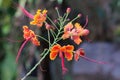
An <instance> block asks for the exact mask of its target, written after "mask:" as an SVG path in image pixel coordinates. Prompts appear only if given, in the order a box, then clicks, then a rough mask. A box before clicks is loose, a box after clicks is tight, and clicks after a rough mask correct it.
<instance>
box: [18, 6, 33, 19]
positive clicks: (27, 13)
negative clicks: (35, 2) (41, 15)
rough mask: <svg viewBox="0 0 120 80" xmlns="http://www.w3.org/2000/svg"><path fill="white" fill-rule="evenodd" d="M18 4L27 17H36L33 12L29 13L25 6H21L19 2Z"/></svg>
mask: <svg viewBox="0 0 120 80" xmlns="http://www.w3.org/2000/svg"><path fill="white" fill-rule="evenodd" d="M17 6H18V7H19V8H20V9H21V11H22V12H23V13H24V14H25V15H26V16H27V17H29V18H31V19H33V18H34V16H33V15H32V14H31V13H29V12H28V11H27V10H26V9H25V8H23V7H22V6H20V5H19V4H17Z"/></svg>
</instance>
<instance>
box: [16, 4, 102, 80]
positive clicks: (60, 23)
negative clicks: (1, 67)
mask: <svg viewBox="0 0 120 80" xmlns="http://www.w3.org/2000/svg"><path fill="white" fill-rule="evenodd" d="M19 8H20V9H21V10H22V12H23V13H24V14H25V15H26V16H27V17H29V18H31V19H32V21H31V22H30V24H31V25H34V26H37V27H39V29H40V27H42V26H45V28H46V31H47V33H48V38H47V39H46V38H44V37H42V36H40V35H36V34H35V32H34V31H33V30H31V29H29V28H28V26H23V37H24V39H25V41H24V42H23V44H22V45H21V47H20V49H19V51H18V55H17V57H16V62H17V61H18V58H19V56H20V53H21V51H22V49H23V48H24V46H25V44H26V43H27V42H28V41H31V42H32V43H33V44H34V45H36V46H40V41H39V40H38V37H39V38H41V39H43V40H44V41H46V42H47V43H48V45H49V48H48V49H44V51H43V52H42V53H41V55H42V57H41V59H40V60H39V61H38V63H37V64H36V65H35V66H34V67H33V68H32V69H31V70H30V71H29V72H28V73H27V75H25V77H23V79H22V80H24V79H25V78H26V77H27V76H28V75H30V73H31V72H32V71H33V70H34V69H35V68H36V67H37V66H38V65H39V64H40V63H41V61H42V60H43V59H44V58H45V57H46V55H48V54H49V55H50V60H55V58H56V57H57V56H59V58H60V59H61V67H62V72H63V74H65V73H66V71H67V68H66V67H65V65H64V59H67V61H71V60H73V58H74V60H75V61H78V60H79V58H80V57H82V58H84V59H86V60H89V61H92V62H96V63H100V64H103V63H102V62H97V61H95V60H93V59H90V58H87V57H86V56H85V52H84V49H82V48H80V49H78V50H74V45H69V44H68V45H63V46H61V45H60V44H58V42H59V41H60V40H65V39H67V38H70V39H71V40H73V41H74V42H75V43H76V44H77V45H79V44H80V43H81V42H82V39H81V37H83V36H87V35H88V34H89V30H88V29H86V28H85V26H86V25H87V22H88V19H86V24H85V26H81V25H80V23H78V22H76V23H75V24H73V22H74V21H75V20H76V19H78V18H80V16H81V15H80V14H78V16H77V17H75V18H74V19H73V20H70V21H69V22H68V15H69V13H70V12H71V8H67V10H66V13H65V14H64V15H63V16H61V15H60V14H59V11H58V8H56V11H57V13H58V19H57V22H56V23H54V21H52V20H51V19H50V18H49V16H48V15H47V12H48V11H47V10H43V11H42V10H40V9H38V10H37V12H36V14H35V15H32V14H31V13H29V12H28V11H27V10H25V9H24V8H23V7H21V6H20V5H19ZM47 19H48V20H49V21H50V22H51V24H48V23H47V21H46V20H47ZM66 23H67V24H66ZM44 24H45V25H44ZM54 30H56V31H57V32H56V31H54ZM50 35H52V37H53V39H54V40H52V41H51V38H50Z"/></svg>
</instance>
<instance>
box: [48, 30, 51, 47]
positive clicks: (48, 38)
mask: <svg viewBox="0 0 120 80" xmlns="http://www.w3.org/2000/svg"><path fill="white" fill-rule="evenodd" d="M48 40H49V47H50V44H51V42H50V32H49V30H48Z"/></svg>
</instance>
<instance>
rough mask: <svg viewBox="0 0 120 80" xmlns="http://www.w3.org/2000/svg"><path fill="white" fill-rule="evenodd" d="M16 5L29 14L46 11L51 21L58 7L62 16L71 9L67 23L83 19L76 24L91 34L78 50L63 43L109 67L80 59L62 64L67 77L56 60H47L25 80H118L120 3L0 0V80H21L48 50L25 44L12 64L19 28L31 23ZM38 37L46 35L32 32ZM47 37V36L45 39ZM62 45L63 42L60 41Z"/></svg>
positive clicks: (19, 41) (115, 0) (20, 38)
mask: <svg viewBox="0 0 120 80" xmlns="http://www.w3.org/2000/svg"><path fill="white" fill-rule="evenodd" d="M16 3H18V4H20V5H21V6H23V7H24V8H25V9H27V10H28V11H29V12H30V13H32V14H35V12H36V10H37V9H39V8H40V9H47V10H48V15H49V16H50V17H51V18H52V19H53V20H54V19H56V17H57V14H56V11H55V7H56V6H58V7H59V11H60V13H61V15H63V13H64V12H65V11H66V8H67V7H70V8H71V9H72V12H71V13H70V15H69V18H70V19H73V18H74V17H75V16H77V14H78V13H81V14H82V17H81V18H80V19H78V20H77V21H78V22H80V23H81V25H84V24H85V18H86V16H88V19H89V22H88V25H87V27H86V28H88V29H89V30H90V35H89V36H87V38H88V39H90V41H88V40H87V39H86V38H84V37H83V39H84V42H83V43H82V44H81V45H79V46H77V45H75V44H74V43H73V42H72V41H71V40H68V41H66V42H68V43H70V44H73V45H75V46H76V49H78V48H84V49H85V53H86V56H87V57H89V58H92V59H95V60H98V61H103V62H108V63H109V64H104V65H101V64H96V63H92V62H89V61H86V60H84V59H82V58H80V60H79V61H78V62H76V61H71V62H68V61H65V65H66V67H67V68H68V70H69V71H68V73H67V74H66V75H65V76H62V74H61V65H60V64H61V62H60V59H59V58H57V59H56V60H55V61H50V59H49V56H47V57H46V58H45V59H44V60H43V61H42V63H41V64H40V65H39V66H38V67H37V69H35V70H34V71H33V72H32V74H31V75H30V76H29V77H28V78H27V79H26V80H120V60H119V58H120V0H0V80H20V78H21V77H23V76H24V75H25V74H26V73H27V72H28V71H29V70H30V69H31V68H32V67H33V66H34V65H35V64H36V62H37V61H38V60H39V58H40V52H41V51H42V50H43V49H44V48H46V47H48V44H46V43H45V42H43V41H42V40H40V41H41V43H42V44H41V46H40V47H36V46H34V45H32V44H31V43H29V44H27V45H26V46H25V48H24V49H23V51H22V54H21V56H20V59H19V63H18V64H16V63H15V57H16V55H17V51H18V49H19V47H20V45H21V44H22V42H23V41H24V40H23V36H22V34H23V33H22V26H23V25H28V26H29V22H30V21H31V20H30V19H29V18H28V17H26V16H25V15H24V14H23V13H22V12H21V10H19V9H18V8H17V6H16V5H15V4H16ZM33 29H34V30H35V32H37V33H38V34H40V35H45V34H46V33H44V29H42V30H38V29H37V28H33ZM45 37H46V36H45ZM61 43H62V41H61Z"/></svg>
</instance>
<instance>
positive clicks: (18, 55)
mask: <svg viewBox="0 0 120 80" xmlns="http://www.w3.org/2000/svg"><path fill="white" fill-rule="evenodd" d="M30 39H31V38H28V39H27V40H25V41H24V42H23V44H22V45H21V47H20V49H19V51H18V54H17V57H16V63H17V62H18V59H19V57H20V54H21V51H22V49H23V48H24V46H25V44H26V43H27V42H28V41H29V40H30Z"/></svg>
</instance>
